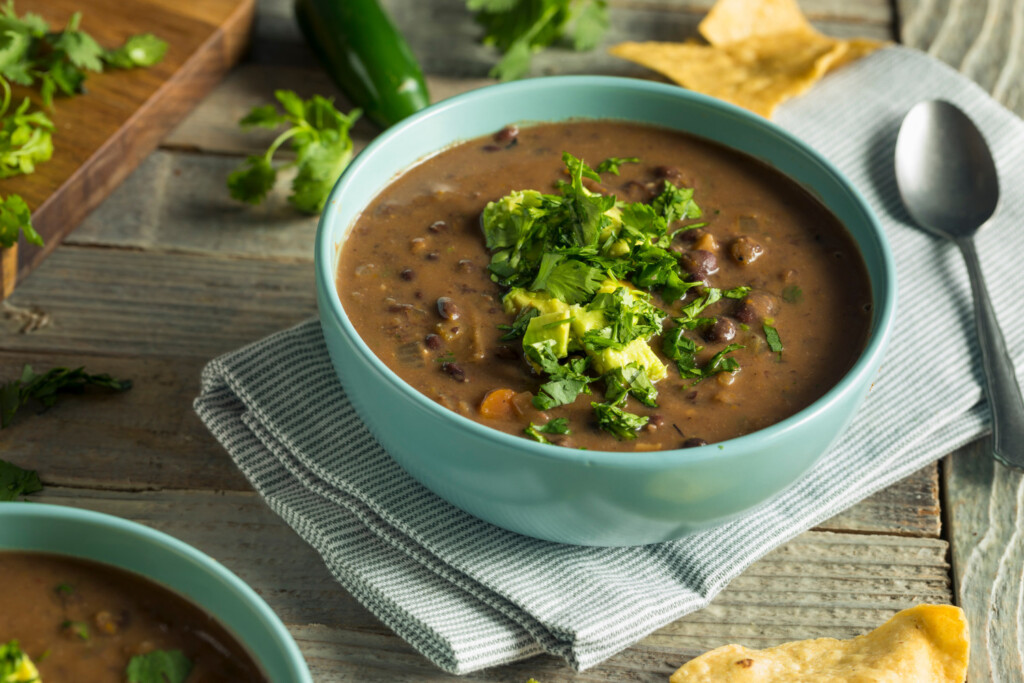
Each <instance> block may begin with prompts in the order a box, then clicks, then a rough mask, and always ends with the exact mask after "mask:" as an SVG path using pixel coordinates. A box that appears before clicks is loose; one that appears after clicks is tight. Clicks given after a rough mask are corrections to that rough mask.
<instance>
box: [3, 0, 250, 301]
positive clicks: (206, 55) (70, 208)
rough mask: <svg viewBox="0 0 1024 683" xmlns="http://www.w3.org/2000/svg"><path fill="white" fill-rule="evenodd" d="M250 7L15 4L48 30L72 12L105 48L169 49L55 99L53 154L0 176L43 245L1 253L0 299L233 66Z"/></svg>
mask: <svg viewBox="0 0 1024 683" xmlns="http://www.w3.org/2000/svg"><path fill="white" fill-rule="evenodd" d="M254 8H255V0H18V2H17V5H16V9H17V12H18V13H19V14H23V13H25V12H34V13H36V14H39V15H41V16H42V17H44V18H45V19H46V20H47V21H49V22H50V25H51V26H56V27H63V26H64V23H65V22H66V21H67V19H68V17H70V16H71V15H72V14H73V13H74V12H76V11H78V12H81V13H82V23H81V28H82V30H84V31H87V32H88V33H90V34H91V35H92V36H93V37H94V38H96V40H97V41H98V42H99V43H100V44H101V45H102V46H104V47H117V46H119V45H121V44H122V43H124V41H125V39H127V38H128V37H129V36H131V35H133V34H137V33H153V34H155V35H157V36H159V37H160V38H162V39H164V40H166V41H167V43H168V44H169V48H168V50H167V54H166V55H165V56H164V59H163V61H162V62H161V63H160V64H157V65H156V66H153V67H150V68H148V69H130V70H121V69H111V70H109V71H107V72H104V73H100V74H93V73H90V74H89V77H88V79H87V80H86V84H85V87H86V89H87V92H86V94H84V95H80V96H77V97H73V98H67V97H55V98H54V105H53V109H52V110H51V111H49V112H48V114H49V116H50V118H52V119H53V122H54V125H55V126H56V131H55V132H54V134H53V145H54V153H53V158H52V159H51V160H50V161H48V162H45V163H43V164H40V165H39V166H37V167H36V172H35V173H32V174H31V175H21V176H16V177H14V178H5V179H3V180H0V195H3V196H7V195H8V194H12V193H13V194H20V195H21V196H22V197H24V199H25V201H26V202H28V205H29V208H30V209H32V222H33V225H34V226H35V228H36V231H37V232H39V234H40V235H42V236H43V239H44V240H46V244H45V246H43V247H36V246H34V245H31V244H28V243H27V242H25V240H24V239H22V240H21V242H20V244H19V245H18V248H17V250H16V254H11V253H0V299H3V298H5V297H6V296H7V295H8V294H9V293H10V289H12V288H13V286H12V285H13V281H14V275H15V273H13V272H12V270H16V277H17V279H18V280H21V279H22V278H24V277H25V276H26V275H28V273H29V272H30V271H31V270H32V269H33V268H35V267H36V266H37V265H39V263H40V262H42V260H43V259H44V258H46V256H47V255H48V254H49V253H50V252H51V251H53V249H54V248H56V246H57V245H58V244H59V243H60V241H61V240H62V239H63V238H64V237H65V236H67V234H68V233H70V232H71V231H72V230H74V229H75V228H76V227H77V226H78V225H79V224H80V223H81V222H82V219H83V218H85V216H86V215H87V214H88V213H89V212H90V211H92V210H93V209H94V208H96V206H97V205H99V203H100V202H102V201H103V200H104V198H106V197H107V195H109V194H110V192H111V191H112V190H113V189H114V188H115V187H117V185H118V183H120V182H121V181H122V180H124V179H125V177H126V176H127V175H128V174H129V173H131V172H132V170H133V169H134V168H135V167H136V166H138V164H139V162H141V161H142V160H143V159H144V158H145V157H146V155H148V154H149V153H150V152H151V151H153V149H154V148H156V146H157V144H158V143H159V142H160V140H161V138H163V136H164V135H165V134H166V133H167V132H168V131H170V130H171V128H173V127H174V126H175V125H176V124H177V123H178V122H179V121H181V119H183V118H184V117H185V114H187V113H188V112H189V111H190V110H191V109H192V107H194V106H195V105H196V104H197V103H198V102H199V100H201V99H202V98H203V97H204V96H205V95H206V94H207V93H208V92H210V90H212V89H213V87H214V86H215V85H216V84H217V83H218V82H219V81H220V79H221V78H222V77H223V76H224V75H225V74H226V73H227V71H228V70H229V69H230V68H231V67H232V66H233V65H234V64H235V63H236V62H237V61H238V60H239V58H240V57H241V56H242V54H243V53H244V51H245V48H246V46H247V44H248V39H249V30H250V27H251V25H252V18H253V13H254ZM16 94H17V95H18V96H19V100H20V97H21V96H24V95H26V94H32V93H31V91H29V90H27V89H19V90H18V91H17V93H16ZM11 251H14V250H0V252H11ZM15 257H16V267H15ZM5 281H6V282H7V283H8V286H4V283H5Z"/></svg>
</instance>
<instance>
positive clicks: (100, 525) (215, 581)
mask: <svg viewBox="0 0 1024 683" xmlns="http://www.w3.org/2000/svg"><path fill="white" fill-rule="evenodd" d="M3 550H26V551H35V552H45V553H56V554H59V555H68V556H71V557H78V558H84V559H87V560H93V561H95V562H102V563H104V564H108V565H112V566H114V567H120V568H121V569H125V570H128V571H130V572H135V573H136V574H140V575H142V576H145V577H146V578H148V579H150V580H152V581H156V582H157V583H159V584H161V585H163V586H164V587H166V588H169V589H170V590H172V591H174V592H175V593H177V594H178V595H181V596H183V597H185V598H187V599H188V600H189V601H190V602H192V603H193V604H195V605H197V606H199V607H201V608H202V609H203V610H204V611H206V612H207V613H209V614H211V615H213V616H214V617H215V618H216V619H217V621H218V622H220V624H221V625H222V626H224V627H225V628H227V630H228V631H229V632H230V633H231V634H232V635H234V636H235V637H236V638H237V639H238V640H239V642H241V643H242V644H243V645H244V646H245V648H246V650H248V651H249V654H250V655H252V656H253V658H254V659H255V660H256V661H257V662H258V663H259V665H260V667H261V668H262V669H263V672H264V673H265V674H266V675H267V677H268V680H270V681H273V682H274V683H313V677H312V676H311V675H310V673H309V668H308V667H307V666H306V660H305V659H303V657H302V653H301V652H300V651H299V647H298V645H296V644H295V641H294V640H293V639H292V637H291V634H289V633H288V629H286V628H285V627H284V624H282V623H281V620H280V619H278V618H277V615H276V614H274V612H273V610H271V609H270V607H269V606H268V605H267V603H265V602H264V601H263V598H261V597H260V596H258V595H257V594H256V592H255V591H253V589H251V588H249V586H247V585H246V584H245V582H244V581H242V580H241V579H240V578H238V577H237V576H235V575H234V574H232V573H231V572H230V571H228V570H227V569H226V568H225V567H224V566H223V565H222V564H220V563H219V562H217V561H216V560H214V559H213V558H211V557H210V556H209V555H205V554H203V553H201V552H199V551H198V550H196V549H195V548H193V547H192V546H190V545H187V544H185V543H182V542H181V541H179V540H178V539H176V538H174V537H172V536H168V535H167V534H165V533H163V532H160V531H156V530H155V529H150V528H149V527H147V526H143V525H141V524H136V523H135V522H129V521H127V520H124V519H120V518H119V517H113V516H111V515H105V514H102V513H99V512H92V511H90V510H81V509H79V508H72V507H65V506H62V505H46V504H42V503H0V551H3Z"/></svg>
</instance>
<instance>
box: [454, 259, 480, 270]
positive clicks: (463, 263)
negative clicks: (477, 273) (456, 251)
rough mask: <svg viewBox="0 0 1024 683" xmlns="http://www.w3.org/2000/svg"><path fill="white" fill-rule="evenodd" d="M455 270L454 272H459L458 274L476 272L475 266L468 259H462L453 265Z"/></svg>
mask: <svg viewBox="0 0 1024 683" xmlns="http://www.w3.org/2000/svg"><path fill="white" fill-rule="evenodd" d="M455 268H456V270H459V271H460V272H463V273H472V272H473V271H474V270H476V264H475V263H473V262H472V261H470V260H469V259H468V258H464V259H461V260H459V262H458V263H457V264H455Z"/></svg>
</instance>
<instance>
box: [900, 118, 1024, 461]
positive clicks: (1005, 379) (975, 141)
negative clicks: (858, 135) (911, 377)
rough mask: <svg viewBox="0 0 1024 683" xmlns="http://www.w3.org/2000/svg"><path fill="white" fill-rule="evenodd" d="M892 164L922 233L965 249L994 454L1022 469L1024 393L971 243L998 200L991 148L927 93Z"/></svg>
mask: <svg viewBox="0 0 1024 683" xmlns="http://www.w3.org/2000/svg"><path fill="white" fill-rule="evenodd" d="M895 163H896V184H897V185H898V186H899V191H900V197H902V198H903V204H904V206H906V208H907V212H908V213H909V214H910V216H911V218H913V219H914V221H915V222H917V224H918V225H920V226H921V227H922V228H924V229H925V230H927V231H928V232H930V233H932V234H934V235H938V236H940V237H945V238H946V239H949V240H952V241H954V242H955V243H956V244H957V246H958V247H960V251H961V253H963V255H964V260H965V261H966V263H967V273H968V275H969V277H970V279H971V291H972V293H973V295H974V320H975V324H976V326H977V328H978V344H979V345H980V346H981V360H982V366H983V368H984V374H985V393H986V395H987V397H988V405H989V409H990V410H991V412H992V451H993V455H994V456H995V457H996V459H997V460H999V461H1000V462H1002V463H1003V464H1005V465H1008V466H1010V467H1015V468H1018V469H1024V399H1022V397H1021V391H1020V383H1019V382H1018V381H1017V376H1016V373H1015V371H1014V368H1013V361H1012V360H1011V359H1010V354H1009V352H1008V351H1007V350H1006V341H1005V340H1004V339H1003V333H1002V331H1001V330H1000V328H999V322H998V321H997V320H996V314H995V309H993V307H992V301H991V300H990V299H989V296H988V289H987V288H986V287H985V278H984V275H983V273H982V270H981V262H980V261H979V259H978V252H977V249H976V248H975V244H974V235H975V234H976V233H977V232H978V230H979V229H980V228H981V227H982V226H983V225H985V223H986V222H987V221H988V219H989V218H991V217H992V214H993V213H995V210H996V206H997V205H998V204H999V176H998V174H997V172H996V165H995V161H994V160H993V158H992V153H991V152H990V151H989V147H988V144H987V143H986V142H985V137H984V136H983V135H982V134H981V131H979V130H978V128H977V126H975V125H974V123H973V122H972V121H971V119H970V118H968V116H967V115H966V114H965V113H963V112H962V111H961V110H960V109H959V108H957V107H956V106H955V105H953V104H950V103H949V102H944V101H941V100H934V101H931V102H921V103H920V104H917V105H915V106H914V108H913V109H911V110H910V112H909V113H908V114H907V115H906V117H905V118H904V119H903V124H902V125H901V126H900V132H899V136H898V137H897V139H896V159H895Z"/></svg>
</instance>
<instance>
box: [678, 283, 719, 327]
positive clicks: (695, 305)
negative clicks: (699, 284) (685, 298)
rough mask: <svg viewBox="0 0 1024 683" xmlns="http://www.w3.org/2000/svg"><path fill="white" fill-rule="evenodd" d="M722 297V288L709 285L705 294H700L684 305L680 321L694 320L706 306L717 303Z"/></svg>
mask: <svg viewBox="0 0 1024 683" xmlns="http://www.w3.org/2000/svg"><path fill="white" fill-rule="evenodd" d="M721 298H722V290H720V289H716V288H715V287H707V288H706V289H705V290H704V296H703V297H700V296H698V297H697V298H696V299H694V300H693V301H691V302H690V303H688V304H687V305H686V306H683V310H682V314H683V315H682V317H681V318H680V319H679V321H678V322H680V323H681V324H682V323H685V322H686V321H688V320H693V319H694V318H696V317H697V315H699V314H700V312H701V311H703V310H704V309H705V308H707V307H708V306H710V305H711V304H713V303H716V302H717V301H718V300H719V299H721Z"/></svg>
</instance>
